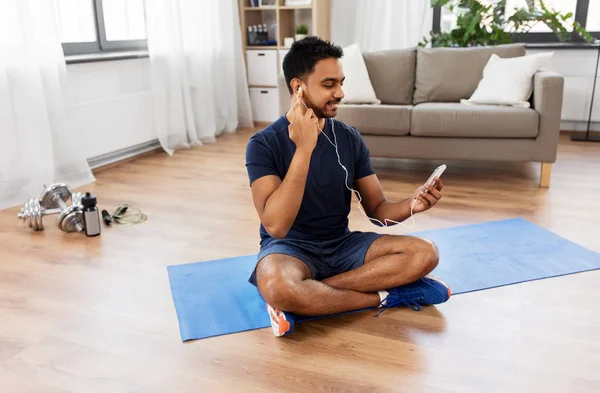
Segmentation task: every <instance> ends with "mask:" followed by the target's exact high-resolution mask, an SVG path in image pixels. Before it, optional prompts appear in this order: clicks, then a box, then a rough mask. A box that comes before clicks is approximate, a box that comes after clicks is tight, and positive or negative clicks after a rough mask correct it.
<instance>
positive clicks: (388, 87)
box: [363, 48, 417, 105]
mask: <svg viewBox="0 0 600 393" xmlns="http://www.w3.org/2000/svg"><path fill="white" fill-rule="evenodd" d="M363 58H364V59H365V64H366V65H367V70H368V71H369V78H370V79H371V84H372V85H373V89H375V94H376V95H377V98H379V99H380V100H381V103H382V104H398V105H411V104H412V99H413V93H414V90H415V64H416V61H417V50H416V49H415V48H413V49H393V50H385V51H377V52H368V53H363Z"/></svg>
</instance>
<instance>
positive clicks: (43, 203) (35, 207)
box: [17, 183, 83, 232]
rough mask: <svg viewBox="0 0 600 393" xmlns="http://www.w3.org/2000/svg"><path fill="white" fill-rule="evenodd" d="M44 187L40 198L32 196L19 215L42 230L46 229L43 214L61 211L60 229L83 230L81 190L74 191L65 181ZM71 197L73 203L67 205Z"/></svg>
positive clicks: (34, 227)
mask: <svg viewBox="0 0 600 393" xmlns="http://www.w3.org/2000/svg"><path fill="white" fill-rule="evenodd" d="M44 187H45V189H44V192H42V195H41V196H40V198H39V199H38V198H30V199H29V201H27V203H26V204H25V206H24V207H23V208H22V209H21V212H20V213H19V214H18V215H17V217H19V218H20V219H22V220H23V221H26V222H27V223H28V224H29V227H30V228H32V229H33V230H35V231H41V230H43V229H44V224H43V222H42V217H43V216H46V215H50V214H56V213H60V214H59V216H58V218H57V220H56V226H57V227H58V228H59V229H61V230H63V231H65V232H73V231H76V230H79V231H81V230H83V227H82V223H83V207H82V206H81V197H82V194H81V193H80V192H76V193H72V192H71V189H70V188H69V186H67V185H66V184H64V183H55V184H52V185H50V186H49V187H46V186H44ZM69 198H71V200H72V205H71V206H69V207H67V205H66V204H65V202H66V201H68V200H69ZM77 207H78V208H77ZM77 212H79V213H77Z"/></svg>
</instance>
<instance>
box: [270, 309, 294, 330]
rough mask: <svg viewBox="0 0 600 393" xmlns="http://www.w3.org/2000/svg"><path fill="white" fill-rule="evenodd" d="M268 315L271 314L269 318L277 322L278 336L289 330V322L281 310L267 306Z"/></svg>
mask: <svg viewBox="0 0 600 393" xmlns="http://www.w3.org/2000/svg"><path fill="white" fill-rule="evenodd" d="M269 315H270V316H271V319H272V320H273V321H274V322H275V323H276V324H277V327H278V331H277V333H278V335H279V336H283V335H284V334H285V333H286V332H287V331H289V330H290V327H291V326H290V323H289V322H288V321H287V320H286V319H285V318H284V317H283V315H282V313H281V311H279V310H277V309H271V308H269Z"/></svg>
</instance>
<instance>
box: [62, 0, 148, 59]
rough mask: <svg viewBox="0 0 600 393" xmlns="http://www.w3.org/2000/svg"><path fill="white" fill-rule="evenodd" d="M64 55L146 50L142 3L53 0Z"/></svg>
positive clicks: (101, 0) (134, 1) (117, 0)
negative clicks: (54, 1)
mask: <svg viewBox="0 0 600 393" xmlns="http://www.w3.org/2000/svg"><path fill="white" fill-rule="evenodd" d="M56 1H57V4H58V15H57V17H58V26H59V29H60V36H61V39H62V43H63V51H64V52H65V55H79V54H90V53H103V52H114V51H126V50H136V49H145V48H147V44H146V21H145V16H144V0H56Z"/></svg>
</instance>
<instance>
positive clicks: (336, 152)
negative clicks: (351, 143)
mask: <svg viewBox="0 0 600 393" xmlns="http://www.w3.org/2000/svg"><path fill="white" fill-rule="evenodd" d="M301 89H302V88H300V90H301ZM300 90H298V92H300ZM296 99H300V97H297V98H296ZM302 104H303V105H304V107H305V108H306V110H308V107H307V106H306V103H305V102H304V100H302ZM330 120H331V132H332V133H333V140H334V141H335V143H334V142H332V141H331V139H329V137H328V136H327V134H326V133H325V131H323V130H322V129H321V127H319V122H318V121H317V128H318V129H319V131H321V133H322V134H323V135H325V138H327V140H328V141H329V143H331V145H332V146H333V147H334V148H335V154H336V155H337V159H338V164H340V166H341V167H342V169H343V170H344V172H346V180H345V181H344V185H345V186H346V188H347V189H348V190H349V191H350V192H354V193H356V196H357V197H358V209H359V210H360V211H361V212H362V214H363V215H364V216H365V217H367V219H369V220H370V221H371V222H376V223H378V224H380V225H381V226H382V227H386V228H387V227H388V226H389V224H388V223H393V224H400V225H402V226H405V227H407V228H412V227H414V226H415V217H414V213H413V209H414V206H415V203H416V202H417V199H416V198H413V201H412V202H411V204H410V218H411V222H412V224H411V225H410V226H408V225H406V224H404V223H402V222H398V221H394V220H390V219H389V218H385V219H384V220H383V221H384V222H381V221H379V220H378V219H376V218H371V217H369V216H368V215H367V213H366V212H365V210H364V209H363V207H362V196H361V195H360V193H359V192H358V191H356V190H355V189H353V188H351V187H350V186H348V177H349V174H348V169H346V167H345V166H344V164H342V160H341V159H340V154H339V152H338V145H337V137H336V135H335V130H334V125H333V119H330ZM326 121H327V120H326ZM325 128H327V127H325Z"/></svg>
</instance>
